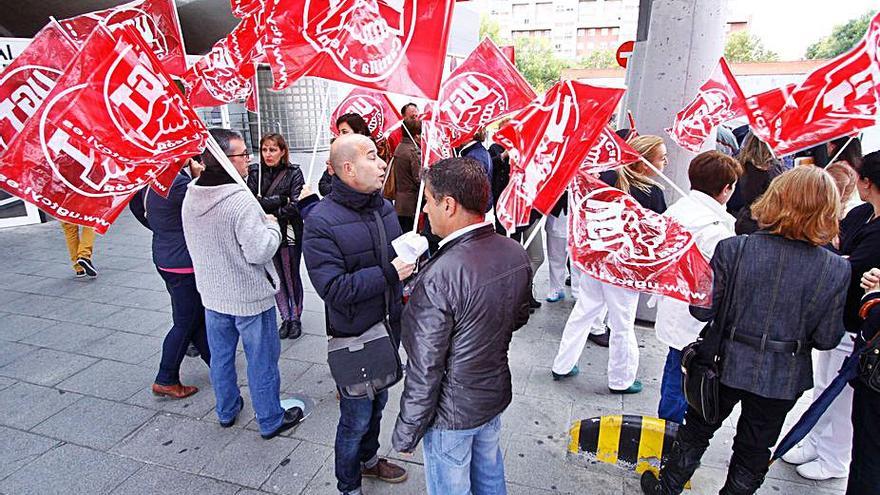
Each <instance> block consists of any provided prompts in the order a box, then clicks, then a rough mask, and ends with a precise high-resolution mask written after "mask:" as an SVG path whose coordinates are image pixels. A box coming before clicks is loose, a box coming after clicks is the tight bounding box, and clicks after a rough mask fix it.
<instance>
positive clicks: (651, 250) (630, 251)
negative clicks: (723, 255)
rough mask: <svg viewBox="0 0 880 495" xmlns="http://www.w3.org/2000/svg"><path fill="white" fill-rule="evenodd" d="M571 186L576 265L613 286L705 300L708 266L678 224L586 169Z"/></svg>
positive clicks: (572, 243)
mask: <svg viewBox="0 0 880 495" xmlns="http://www.w3.org/2000/svg"><path fill="white" fill-rule="evenodd" d="M570 189H571V196H570V199H569V211H571V212H573V213H572V214H570V215H569V230H568V231H569V233H570V235H569V236H568V245H569V252H570V253H571V260H572V263H574V264H575V266H577V267H578V268H580V269H581V270H583V271H584V272H586V273H587V274H588V275H589V276H591V277H593V278H595V279H597V280H601V281H602V282H606V283H609V284H611V285H615V286H618V287H624V288H627V289H632V290H635V291H639V292H648V293H651V294H659V295H662V296H668V297H672V298H675V299H678V300H680V301H684V302H687V303H689V304H694V305H698V306H707V305H708V304H709V302H710V300H711V297H712V269H711V267H710V266H709V263H708V261H706V258H704V257H703V254H702V253H700V250H699V249H698V248H697V246H696V244H695V243H694V239H693V236H692V235H691V234H690V233H689V232H688V231H687V230H685V229H684V228H683V227H682V226H681V225H679V224H678V223H676V222H675V221H674V220H672V219H671V218H669V217H666V216H663V215H660V214H657V213H655V212H653V211H651V210H648V209H647V208H643V207H642V206H641V205H639V203H638V202H637V201H636V200H635V199H633V198H632V197H631V196H629V195H628V194H626V193H624V192H623V191H621V190H619V189H616V188H614V187H610V186H608V185H606V184H604V183H602V182H601V181H599V180H598V179H594V178H593V177H591V176H589V175H586V174H578V175H576V176H575V178H574V181H572V185H571V188H570Z"/></svg>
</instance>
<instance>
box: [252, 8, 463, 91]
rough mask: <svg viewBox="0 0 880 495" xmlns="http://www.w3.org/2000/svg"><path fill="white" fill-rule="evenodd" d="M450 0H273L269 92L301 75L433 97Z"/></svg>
mask: <svg viewBox="0 0 880 495" xmlns="http://www.w3.org/2000/svg"><path fill="white" fill-rule="evenodd" d="M454 3H455V2H454V1H453V0H405V1H401V0H338V1H335V2H327V1H312V0H277V6H276V8H275V10H274V12H273V13H271V14H270V15H268V16H267V21H266V30H267V32H266V36H265V38H264V43H265V50H266V58H267V61H268V63H269V65H270V66H271V67H272V73H273V75H274V79H275V88H274V89H276V90H279V89H284V88H286V87H288V86H290V85H291V84H293V83H294V81H296V80H297V79H299V78H300V77H301V76H304V75H310V76H316V77H323V78H325V79H332V80H335V81H341V82H344V83H348V84H353V85H355V86H361V87H364V88H371V89H376V90H380V91H389V92H391V93H399V94H405V95H411V96H418V97H424V98H429V99H432V100H433V99H436V98H437V92H438V90H439V89H440V80H441V78H442V76H443V60H445V58H446V42H447V40H448V38H449V28H450V26H451V23H452V6H453V4H454Z"/></svg>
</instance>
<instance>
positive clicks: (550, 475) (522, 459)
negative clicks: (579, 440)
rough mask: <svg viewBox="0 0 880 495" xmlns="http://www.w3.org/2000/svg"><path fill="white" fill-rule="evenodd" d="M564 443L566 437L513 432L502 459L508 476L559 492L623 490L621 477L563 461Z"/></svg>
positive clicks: (606, 492)
mask: <svg viewBox="0 0 880 495" xmlns="http://www.w3.org/2000/svg"><path fill="white" fill-rule="evenodd" d="M567 447H568V439H567V438H556V439H553V440H550V439H547V438H546V437H544V438H542V437H532V436H526V435H519V434H514V435H513V436H512V437H511V440H510V443H509V445H508V448H507V454H506V456H505V459H504V467H505V476H506V478H507V480H508V481H510V482H513V483H518V484H520V485H525V486H531V487H535V488H540V489H543V490H553V491H556V492H561V493H582V492H583V489H584V487H590V493H591V494H597V495H600V494H601V495H605V494H608V495H612V494H619V493H620V492H622V491H623V481H622V480H621V479H620V477H617V476H614V475H611V474H608V473H607V472H605V471H604V470H602V471H600V470H597V469H585V468H584V467H583V466H581V465H579V464H576V463H569V462H566V451H567Z"/></svg>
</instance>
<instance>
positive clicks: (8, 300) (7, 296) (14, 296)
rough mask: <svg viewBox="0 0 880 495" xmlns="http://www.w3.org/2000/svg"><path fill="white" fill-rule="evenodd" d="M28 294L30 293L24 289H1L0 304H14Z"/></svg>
mask: <svg viewBox="0 0 880 495" xmlns="http://www.w3.org/2000/svg"><path fill="white" fill-rule="evenodd" d="M28 295H30V294H29V293H27V292H24V291H17V290H12V289H6V290H2V291H0V304H3V305H6V304H8V305H9V306H6V307H10V306H14V304H15V302H16V301H20V300H22V299H23V298H24V297H25V296H28Z"/></svg>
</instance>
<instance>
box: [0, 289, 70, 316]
mask: <svg viewBox="0 0 880 495" xmlns="http://www.w3.org/2000/svg"><path fill="white" fill-rule="evenodd" d="M57 305H58V298H57V297H52V296H44V295H41V294H25V297H22V298H19V299H17V300H14V301H0V310H2V311H5V312H7V313H13V314H23V315H28V316H38V317H45V318H49V319H52V320H54V319H56V318H52V317H50V316H49V315H48V313H49V311H50V310H51V309H52V308H54V307H56V306H57Z"/></svg>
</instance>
